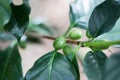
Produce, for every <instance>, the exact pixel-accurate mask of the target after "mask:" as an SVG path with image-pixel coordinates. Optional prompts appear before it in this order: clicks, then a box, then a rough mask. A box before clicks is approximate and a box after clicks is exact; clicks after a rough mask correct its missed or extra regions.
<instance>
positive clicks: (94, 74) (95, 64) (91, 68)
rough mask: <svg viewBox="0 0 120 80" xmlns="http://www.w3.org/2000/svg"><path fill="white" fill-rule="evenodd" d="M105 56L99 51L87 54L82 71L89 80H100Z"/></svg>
mask: <svg viewBox="0 0 120 80" xmlns="http://www.w3.org/2000/svg"><path fill="white" fill-rule="evenodd" d="M106 58H107V57H106V55H105V54H104V53H103V52H101V51H95V52H92V51H90V52H88V53H87V55H86V56H85V59H84V63H83V65H84V71H85V73H86V75H87V77H88V79H89V80H101V79H102V73H103V69H104V64H105V61H106Z"/></svg>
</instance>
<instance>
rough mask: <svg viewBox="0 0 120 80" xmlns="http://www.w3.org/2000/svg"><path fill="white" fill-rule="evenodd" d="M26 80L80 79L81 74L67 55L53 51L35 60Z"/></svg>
mask: <svg viewBox="0 0 120 80" xmlns="http://www.w3.org/2000/svg"><path fill="white" fill-rule="evenodd" d="M25 80H79V76H78V75H77V72H76V70H75V68H74V66H73V65H72V64H71V63H70V62H69V60H67V59H66V57H65V56H63V55H62V54H60V53H58V52H56V51H52V52H49V53H47V54H46V55H44V56H42V57H41V58H39V59H38V60H37V61H36V62H35V64H34V66H33V67H32V68H31V69H30V70H29V71H28V72H27V74H26V76H25Z"/></svg>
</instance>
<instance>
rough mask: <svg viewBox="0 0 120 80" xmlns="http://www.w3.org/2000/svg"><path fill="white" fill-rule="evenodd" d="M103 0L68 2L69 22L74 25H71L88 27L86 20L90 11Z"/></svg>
mask: <svg viewBox="0 0 120 80" xmlns="http://www.w3.org/2000/svg"><path fill="white" fill-rule="evenodd" d="M103 1H104V0H95V1H91V0H88V1H87V2H85V1H84V0H75V1H74V2H72V3H71V4H70V12H69V18H70V24H71V25H74V26H73V27H79V28H82V29H88V20H89V17H90V14H91V12H92V11H93V9H94V7H95V6H96V5H98V4H100V3H101V2H103ZM86 5H87V6H86Z"/></svg>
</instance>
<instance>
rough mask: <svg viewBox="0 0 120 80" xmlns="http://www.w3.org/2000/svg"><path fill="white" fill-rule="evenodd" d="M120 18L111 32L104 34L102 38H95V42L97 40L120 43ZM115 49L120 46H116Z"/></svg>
mask: <svg viewBox="0 0 120 80" xmlns="http://www.w3.org/2000/svg"><path fill="white" fill-rule="evenodd" d="M119 25H120V18H119V19H118V20H117V22H116V24H115V26H114V27H113V28H112V30H111V31H109V32H107V33H104V34H102V35H100V36H98V37H97V38H95V40H94V41H96V40H103V39H104V40H106V41H118V40H120V36H118V35H120V26H119ZM115 47H120V46H119V45H117V46H115Z"/></svg>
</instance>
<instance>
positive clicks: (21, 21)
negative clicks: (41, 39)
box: [4, 0, 30, 40]
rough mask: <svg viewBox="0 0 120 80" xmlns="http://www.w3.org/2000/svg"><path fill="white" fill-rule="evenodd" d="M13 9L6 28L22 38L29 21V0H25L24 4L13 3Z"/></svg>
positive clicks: (18, 37)
mask: <svg viewBox="0 0 120 80" xmlns="http://www.w3.org/2000/svg"><path fill="white" fill-rule="evenodd" d="M11 9H12V15H11V18H10V21H9V22H8V24H6V26H5V27H4V29H5V30H6V31H8V32H11V33H12V34H14V35H15V37H16V38H17V39H18V40H20V38H21V36H22V35H23V34H24V32H25V30H26V28H27V26H28V23H29V14H30V6H29V5H28V0H24V2H23V4H22V5H17V6H16V5H14V4H13V3H11Z"/></svg>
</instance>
